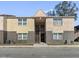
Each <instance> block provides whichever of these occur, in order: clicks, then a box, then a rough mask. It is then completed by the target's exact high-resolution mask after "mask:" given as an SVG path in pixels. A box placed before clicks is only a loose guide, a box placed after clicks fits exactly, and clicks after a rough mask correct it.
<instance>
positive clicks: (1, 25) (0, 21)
mask: <svg viewBox="0 0 79 59" xmlns="http://www.w3.org/2000/svg"><path fill="white" fill-rule="evenodd" d="M3 23H4V17H3V16H0V30H3V29H4V27H3Z"/></svg>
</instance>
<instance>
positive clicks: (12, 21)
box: [7, 19, 18, 31]
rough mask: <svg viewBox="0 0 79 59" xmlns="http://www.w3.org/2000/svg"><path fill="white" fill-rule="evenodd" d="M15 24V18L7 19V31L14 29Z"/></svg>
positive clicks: (15, 28) (16, 24)
mask: <svg viewBox="0 0 79 59" xmlns="http://www.w3.org/2000/svg"><path fill="white" fill-rule="evenodd" d="M17 26H18V23H17V19H7V31H16V30H17Z"/></svg>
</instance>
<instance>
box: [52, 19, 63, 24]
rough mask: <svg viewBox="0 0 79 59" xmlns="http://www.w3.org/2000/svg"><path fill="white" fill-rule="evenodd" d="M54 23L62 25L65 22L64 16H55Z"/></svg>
mask: <svg viewBox="0 0 79 59" xmlns="http://www.w3.org/2000/svg"><path fill="white" fill-rule="evenodd" d="M53 24H54V25H62V24H63V21H62V18H53Z"/></svg>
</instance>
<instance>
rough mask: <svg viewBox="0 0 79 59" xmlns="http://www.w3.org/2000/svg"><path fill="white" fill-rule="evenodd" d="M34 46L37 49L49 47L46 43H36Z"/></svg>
mask: <svg viewBox="0 0 79 59" xmlns="http://www.w3.org/2000/svg"><path fill="white" fill-rule="evenodd" d="M33 46H35V47H47V46H48V45H47V44H46V43H42V42H41V43H36V44H34V45H33Z"/></svg>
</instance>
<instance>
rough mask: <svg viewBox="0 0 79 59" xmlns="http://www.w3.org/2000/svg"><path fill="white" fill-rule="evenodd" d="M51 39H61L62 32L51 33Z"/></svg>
mask: <svg viewBox="0 0 79 59" xmlns="http://www.w3.org/2000/svg"><path fill="white" fill-rule="evenodd" d="M53 39H54V40H62V39H63V35H62V33H53Z"/></svg>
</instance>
